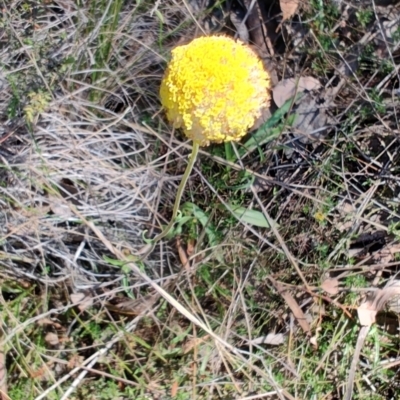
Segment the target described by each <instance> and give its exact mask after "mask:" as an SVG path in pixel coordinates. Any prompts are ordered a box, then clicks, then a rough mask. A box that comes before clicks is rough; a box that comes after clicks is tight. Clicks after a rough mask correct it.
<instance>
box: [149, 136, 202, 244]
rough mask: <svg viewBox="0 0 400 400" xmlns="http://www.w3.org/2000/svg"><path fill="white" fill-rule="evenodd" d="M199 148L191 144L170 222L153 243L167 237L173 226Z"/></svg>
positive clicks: (194, 143) (197, 144) (195, 144)
mask: <svg viewBox="0 0 400 400" xmlns="http://www.w3.org/2000/svg"><path fill="white" fill-rule="evenodd" d="M199 148H200V144H199V143H197V142H193V147H192V154H191V155H190V159H189V164H188V165H187V167H186V169H185V173H184V174H183V177H182V180H181V183H180V184H179V187H178V193H177V194H176V199H175V204H174V208H173V210H172V217H171V221H169V224H168V225H167V227H166V228H165V229H164V230H163V231H162V232H161V233H160V234H159V235H157V236H156V237H155V238H154V239H153V240H152V242H153V243H156V242H158V241H159V240H161V239H163V238H164V237H165V236H167V235H168V233H169V231H170V230H171V228H172V227H173V226H174V223H175V218H176V216H177V215H178V211H179V206H180V204H181V199H182V195H183V191H184V189H185V187H186V184H187V181H188V180H189V176H190V174H191V172H192V170H193V167H194V163H195V161H196V159H197V154H198V153H199Z"/></svg>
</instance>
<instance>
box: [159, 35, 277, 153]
mask: <svg viewBox="0 0 400 400" xmlns="http://www.w3.org/2000/svg"><path fill="white" fill-rule="evenodd" d="M269 88H270V78H269V75H268V73H267V72H266V71H265V70H264V68H263V65H262V63H261V61H260V59H259V58H258V57H257V55H256V54H255V53H254V52H253V51H252V50H251V48H250V47H249V46H247V45H245V44H243V43H242V42H239V41H235V40H233V39H231V38H229V37H226V36H210V37H201V38H198V39H195V40H193V41H192V42H191V43H189V44H188V45H185V46H178V47H176V48H175V49H174V50H172V59H171V61H170V63H169V65H168V67H167V70H166V73H165V76H164V79H163V81H162V84H161V89H160V96H161V102H162V105H163V106H164V108H165V109H166V112H167V117H168V120H169V121H170V122H172V123H173V125H174V126H175V127H176V128H182V129H183V131H184V133H185V134H186V136H187V137H188V138H190V139H192V140H193V141H195V142H197V143H199V144H200V145H201V146H207V145H208V144H209V143H210V142H215V143H220V142H228V141H232V140H235V141H236V140H239V139H240V138H241V137H243V136H244V135H245V134H246V133H247V131H248V129H249V128H250V127H251V126H252V125H253V124H254V122H255V120H256V119H257V118H258V117H259V116H260V114H261V110H262V109H263V108H264V107H268V105H269V101H270V93H269V91H268V89H269Z"/></svg>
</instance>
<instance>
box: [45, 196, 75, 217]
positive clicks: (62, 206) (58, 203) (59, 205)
mask: <svg viewBox="0 0 400 400" xmlns="http://www.w3.org/2000/svg"><path fill="white" fill-rule="evenodd" d="M62 201H63V200H61V199H60V198H59V197H56V196H49V206H50V209H51V211H52V212H53V214H54V215H56V216H57V217H61V218H64V219H68V218H71V217H73V216H74V213H73V212H72V211H71V208H70V207H69V206H68V204H66V203H63V202H62Z"/></svg>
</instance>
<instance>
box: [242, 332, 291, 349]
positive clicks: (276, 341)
mask: <svg viewBox="0 0 400 400" xmlns="http://www.w3.org/2000/svg"><path fill="white" fill-rule="evenodd" d="M284 342H285V335H284V334H283V333H268V335H267V336H260V337H258V338H255V339H253V340H251V341H250V343H251V344H269V345H271V346H278V345H280V344H282V343H284Z"/></svg>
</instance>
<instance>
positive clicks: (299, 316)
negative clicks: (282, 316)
mask: <svg viewBox="0 0 400 400" xmlns="http://www.w3.org/2000/svg"><path fill="white" fill-rule="evenodd" d="M268 279H269V280H270V281H271V282H272V283H273V285H274V286H275V288H276V290H277V291H278V292H279V294H280V295H281V296H282V297H283V299H284V300H285V301H286V304H287V305H288V307H289V308H290V310H291V311H292V313H293V315H294V317H295V318H296V320H297V322H298V323H299V325H300V326H301V329H303V331H304V333H306V334H308V333H310V331H311V327H310V324H309V323H308V321H307V318H306V316H305V315H304V313H303V310H302V309H301V308H300V306H299V305H298V304H297V301H296V300H295V299H294V297H293V296H292V295H291V294H290V292H289V291H288V290H287V289H285V287H284V286H283V285H282V284H281V283H280V282H278V281H276V280H275V279H273V278H272V277H268Z"/></svg>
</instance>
